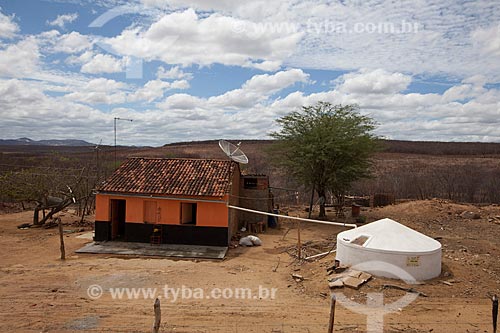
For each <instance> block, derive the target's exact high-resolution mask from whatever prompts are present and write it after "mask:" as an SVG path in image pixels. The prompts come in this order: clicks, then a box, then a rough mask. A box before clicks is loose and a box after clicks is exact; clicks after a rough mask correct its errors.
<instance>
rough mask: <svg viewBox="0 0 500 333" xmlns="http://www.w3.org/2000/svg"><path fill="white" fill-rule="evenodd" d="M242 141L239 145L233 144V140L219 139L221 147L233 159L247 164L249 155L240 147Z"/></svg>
mask: <svg viewBox="0 0 500 333" xmlns="http://www.w3.org/2000/svg"><path fill="white" fill-rule="evenodd" d="M240 145H241V142H240V143H238V144H237V145H233V144H232V143H231V142H228V141H226V140H219V147H220V149H222V151H223V152H224V153H225V154H226V155H227V156H228V157H229V158H230V159H232V160H233V161H235V162H238V163H241V164H247V163H248V157H247V155H245V153H244V152H243V151H242V150H241V149H240Z"/></svg>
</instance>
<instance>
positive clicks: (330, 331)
mask: <svg viewBox="0 0 500 333" xmlns="http://www.w3.org/2000/svg"><path fill="white" fill-rule="evenodd" d="M335 303H337V299H336V298H335V295H334V294H332V301H331V303H330V322H329V323H328V333H333V325H334V324H335Z"/></svg>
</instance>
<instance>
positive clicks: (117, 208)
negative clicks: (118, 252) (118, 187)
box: [111, 199, 126, 240]
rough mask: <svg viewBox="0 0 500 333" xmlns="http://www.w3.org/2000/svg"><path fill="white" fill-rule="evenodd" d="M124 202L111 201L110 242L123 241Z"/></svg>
mask: <svg viewBox="0 0 500 333" xmlns="http://www.w3.org/2000/svg"><path fill="white" fill-rule="evenodd" d="M125 212H126V200H116V199H111V240H125Z"/></svg>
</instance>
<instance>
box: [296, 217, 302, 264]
mask: <svg viewBox="0 0 500 333" xmlns="http://www.w3.org/2000/svg"><path fill="white" fill-rule="evenodd" d="M297 255H298V257H299V260H300V259H302V243H301V242H300V221H297Z"/></svg>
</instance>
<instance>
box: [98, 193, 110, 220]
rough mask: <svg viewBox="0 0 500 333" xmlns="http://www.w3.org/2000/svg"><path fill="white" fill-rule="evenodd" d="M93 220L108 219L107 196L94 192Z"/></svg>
mask: <svg viewBox="0 0 500 333" xmlns="http://www.w3.org/2000/svg"><path fill="white" fill-rule="evenodd" d="M95 220H96V221H109V196H108V195H101V194H96V196H95Z"/></svg>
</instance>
